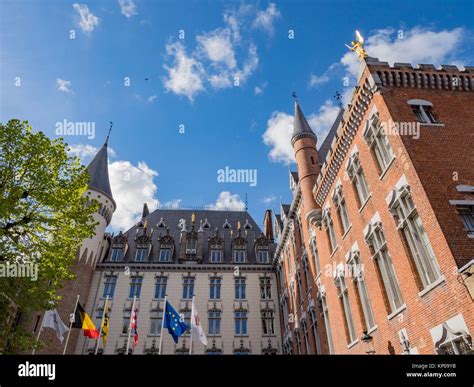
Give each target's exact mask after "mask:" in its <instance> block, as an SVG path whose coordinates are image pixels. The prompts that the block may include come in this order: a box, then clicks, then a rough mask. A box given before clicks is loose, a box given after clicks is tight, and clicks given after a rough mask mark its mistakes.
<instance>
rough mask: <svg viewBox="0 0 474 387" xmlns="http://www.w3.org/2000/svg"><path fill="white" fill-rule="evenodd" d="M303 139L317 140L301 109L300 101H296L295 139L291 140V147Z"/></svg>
mask: <svg viewBox="0 0 474 387" xmlns="http://www.w3.org/2000/svg"><path fill="white" fill-rule="evenodd" d="M303 137H313V138H314V139H315V140H316V135H315V134H314V132H313V130H312V129H311V127H310V126H309V124H308V121H306V117H305V116H304V114H303V112H302V111H301V109H300V105H299V104H298V101H296V100H295V118H294V124H293V137H292V138H291V145H293V144H294V143H295V141H296V140H298V139H300V138H303Z"/></svg>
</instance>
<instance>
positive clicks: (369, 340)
mask: <svg viewBox="0 0 474 387" xmlns="http://www.w3.org/2000/svg"><path fill="white" fill-rule="evenodd" d="M373 339H374V338H373V337H372V336H370V335H369V334H368V333H367V331H363V332H362V341H363V342H364V343H365V348H366V349H367V350H366V351H365V353H366V354H367V355H373V354H375V350H374V343H373Z"/></svg>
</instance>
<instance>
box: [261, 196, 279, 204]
mask: <svg viewBox="0 0 474 387" xmlns="http://www.w3.org/2000/svg"><path fill="white" fill-rule="evenodd" d="M275 200H276V196H275V195H273V194H271V195H269V196H265V197H264V198H263V200H262V202H263V203H264V204H266V205H269V204H271V203H273V202H274V201H275Z"/></svg>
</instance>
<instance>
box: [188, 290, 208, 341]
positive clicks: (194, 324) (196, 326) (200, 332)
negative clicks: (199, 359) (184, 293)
mask: <svg viewBox="0 0 474 387" xmlns="http://www.w3.org/2000/svg"><path fill="white" fill-rule="evenodd" d="M191 310H192V312H191V329H192V330H193V336H196V337H197V338H198V339H199V341H200V342H201V343H203V344H204V345H207V338H206V334H205V333H204V329H202V325H201V321H200V320H199V316H198V313H197V309H196V305H194V298H193V303H192V308H191Z"/></svg>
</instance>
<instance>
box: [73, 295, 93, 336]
mask: <svg viewBox="0 0 474 387" xmlns="http://www.w3.org/2000/svg"><path fill="white" fill-rule="evenodd" d="M72 327H73V328H78V329H82V331H83V333H84V336H86V337H89V338H91V339H97V338H99V331H98V330H97V329H96V327H95V325H94V323H93V322H92V320H91V318H90V317H89V315H88V314H87V313H86V311H85V310H84V308H83V307H82V305H81V303H80V302H78V303H77V307H76V312H75V313H74V322H73V323H72Z"/></svg>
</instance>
